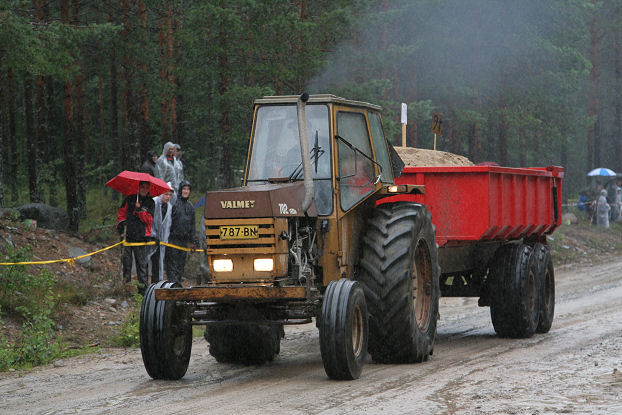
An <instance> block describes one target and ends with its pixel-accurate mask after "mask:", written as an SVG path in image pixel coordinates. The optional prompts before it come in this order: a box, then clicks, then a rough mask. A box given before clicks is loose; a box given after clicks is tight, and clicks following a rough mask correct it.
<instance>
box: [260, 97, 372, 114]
mask: <svg viewBox="0 0 622 415" xmlns="http://www.w3.org/2000/svg"><path fill="white" fill-rule="evenodd" d="M298 97H299V95H279V96H265V97H263V98H260V99H256V100H255V105H263V104H295V103H296V102H297V101H298ZM307 103H314V104H317V103H325V104H331V103H332V104H338V105H348V106H352V107H359V108H367V109H371V110H374V111H382V107H381V106H379V105H374V104H370V103H369V102H362V101H352V100H350V99H345V98H341V97H338V96H336V95H332V94H315V95H309V100H308V101H307Z"/></svg>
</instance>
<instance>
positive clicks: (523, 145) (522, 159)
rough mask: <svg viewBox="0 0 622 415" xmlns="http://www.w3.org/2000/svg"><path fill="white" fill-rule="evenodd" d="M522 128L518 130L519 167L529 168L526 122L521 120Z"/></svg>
mask: <svg viewBox="0 0 622 415" xmlns="http://www.w3.org/2000/svg"><path fill="white" fill-rule="evenodd" d="M520 123H521V124H520V127H519V128H518V160H519V167H526V166H527V141H526V140H527V137H526V135H527V133H526V130H525V120H524V119H521V121H520Z"/></svg>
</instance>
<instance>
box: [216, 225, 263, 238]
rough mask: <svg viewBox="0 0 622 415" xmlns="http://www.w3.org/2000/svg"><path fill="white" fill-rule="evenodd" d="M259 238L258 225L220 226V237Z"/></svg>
mask: <svg viewBox="0 0 622 415" xmlns="http://www.w3.org/2000/svg"><path fill="white" fill-rule="evenodd" d="M256 238H259V226H257V225H239V226H221V227H220V239H256Z"/></svg>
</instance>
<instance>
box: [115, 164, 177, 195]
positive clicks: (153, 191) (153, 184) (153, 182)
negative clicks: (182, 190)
mask: <svg viewBox="0 0 622 415" xmlns="http://www.w3.org/2000/svg"><path fill="white" fill-rule="evenodd" d="M140 182H149V195H151V196H159V195H161V194H162V193H166V192H168V191H169V190H172V189H171V188H170V186H169V185H168V184H166V183H165V182H164V180H161V179H158V178H156V177H153V176H152V175H150V174H148V173H138V172H134V171H129V170H124V171H122V172H121V173H119V174H117V175H116V176H115V177H113V178H112V179H110V180H108V183H106V186H108V187H112V188H113V189H114V190H116V191H118V192H121V193H123V194H124V195H126V196H128V195H133V194H137V193H138V184H139V183H140Z"/></svg>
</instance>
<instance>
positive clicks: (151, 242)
mask: <svg viewBox="0 0 622 415" xmlns="http://www.w3.org/2000/svg"><path fill="white" fill-rule="evenodd" d="M119 245H123V246H148V245H151V246H154V245H157V242H156V241H149V242H127V241H126V240H125V239H124V240H122V241H121V242H117V243H116V244H114V245H110V246H107V247H105V248H102V249H99V250H97V251H94V252H91V253H89V254H84V255H80V256H77V257H72V258H63V259H52V260H49V261H24V262H0V266H2V265H45V264H56V263H59V262H67V263H68V264H69V265H70V266H73V263H74V262H75V261H76V260H78V259H82V258H86V257H89V256H92V255H96V254H99V253H100V252H104V251H107V250H109V249H112V248H115V247H117V246H119ZM160 245H162V246H168V247H170V248H174V249H179V250H181V251H186V252H205V250H204V249H193V248H185V247H183V246H179V245H174V244H169V243H168V242H160Z"/></svg>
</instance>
